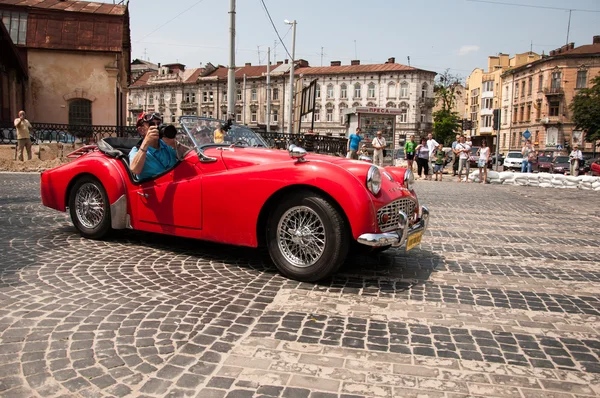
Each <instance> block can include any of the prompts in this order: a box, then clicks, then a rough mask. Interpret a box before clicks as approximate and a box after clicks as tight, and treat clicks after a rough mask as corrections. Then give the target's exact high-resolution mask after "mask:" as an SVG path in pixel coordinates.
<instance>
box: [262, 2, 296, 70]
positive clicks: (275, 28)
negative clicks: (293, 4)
mask: <svg viewBox="0 0 600 398" xmlns="http://www.w3.org/2000/svg"><path fill="white" fill-rule="evenodd" d="M260 2H261V3H262V6H263V8H264V9H265V12H266V13H267V17H269V21H271V25H273V29H274V30H275V33H277V37H279V41H280V42H281V45H282V46H283V48H284V50H285V52H286V53H287V55H288V57H290V59H292V56H291V55H290V52H289V51H288V49H287V47H286V46H285V43H284V42H283V39H282V38H281V36H280V35H279V32H278V31H277V27H276V26H275V23H273V18H271V14H269V10H268V9H267V5H266V4H265V0H260ZM292 61H293V60H292Z"/></svg>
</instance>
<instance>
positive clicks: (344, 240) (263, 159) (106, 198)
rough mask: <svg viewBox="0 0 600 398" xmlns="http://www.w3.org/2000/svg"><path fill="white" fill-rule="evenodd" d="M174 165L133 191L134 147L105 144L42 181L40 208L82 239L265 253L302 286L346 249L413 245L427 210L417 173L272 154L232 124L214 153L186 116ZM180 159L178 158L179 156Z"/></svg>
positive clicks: (329, 269) (118, 141) (300, 153)
mask: <svg viewBox="0 0 600 398" xmlns="http://www.w3.org/2000/svg"><path fill="white" fill-rule="evenodd" d="M180 121H181V124H182V126H183V128H182V129H180V131H179V132H178V134H177V141H178V142H179V144H180V145H182V146H183V149H184V151H182V153H183V155H182V156H181V159H180V160H179V162H178V163H177V165H176V166H175V167H174V168H172V169H170V170H168V171H166V172H165V173H163V174H161V175H158V176H156V177H154V178H152V179H150V180H146V181H138V180H137V179H136V178H135V176H134V175H133V174H132V173H131V171H130V169H129V166H128V156H127V155H128V153H129V151H130V150H131V148H132V147H133V146H134V145H136V143H137V141H138V139H137V138H105V139H103V140H100V141H99V142H98V143H97V146H87V147H83V148H81V149H79V150H78V151H76V152H74V153H73V154H71V156H72V157H77V159H75V160H73V161H72V162H70V163H68V164H65V165H62V166H59V167H57V168H54V169H52V170H48V171H45V172H44V173H42V175H41V194H42V202H43V204H44V205H45V206H48V207H51V208H53V209H56V210H60V211H67V209H68V211H69V212H70V215H71V219H72V221H73V224H74V226H75V228H76V229H77V230H78V231H79V233H80V234H81V235H82V236H84V237H86V238H91V239H99V238H102V237H103V236H105V235H106V234H107V233H109V232H110V230H111V229H124V228H131V229H134V230H140V231H148V232H156V233H161V234H169V235H176V236H181V237H186V238H195V239H202V240H207V241H214V242H219V243H225V244H232V245H240V246H249V247H258V246H266V248H267V249H268V252H269V255H270V257H271V259H272V261H273V262H274V263H275V265H276V266H277V268H278V269H279V270H280V272H281V273H282V274H284V275H286V276H288V277H290V278H294V279H297V280H301V281H317V280H320V279H323V278H326V277H328V276H329V275H331V274H332V273H334V272H335V271H336V270H337V269H338V268H339V266H340V265H341V264H342V263H343V262H344V260H345V259H346V256H347V255H348V253H349V250H350V249H351V248H352V247H353V246H355V247H358V248H361V247H362V248H370V250H372V251H382V250H385V249H387V248H390V247H392V246H395V247H399V246H401V245H404V244H406V249H407V250H410V249H412V248H413V247H414V246H416V245H418V244H419V243H420V241H421V236H422V235H423V232H424V231H425V229H426V228H427V224H428V219H429V211H428V210H427V208H426V207H425V206H420V205H419V202H418V200H417V196H416V194H415V192H414V190H413V186H412V185H413V181H414V178H413V174H412V172H411V171H410V170H407V169H404V168H399V167H387V168H385V169H382V168H379V167H377V166H373V165H371V164H369V163H366V162H362V161H354V160H349V159H345V158H341V157H334V156H326V155H316V154H307V152H306V151H305V150H304V149H302V148H300V147H297V146H294V145H290V146H289V150H288V151H284V150H277V149H269V148H268V147H267V144H266V143H265V141H264V140H263V139H262V138H261V137H260V136H259V135H257V134H256V133H254V132H253V131H252V130H250V129H248V128H246V127H243V126H236V125H234V126H232V127H231V128H230V129H229V130H228V131H227V133H226V136H225V141H224V142H223V143H215V142H214V136H213V131H214V129H215V127H214V126H215V124H216V123H223V122H222V121H217V120H214V119H206V118H199V117H195V116H184V117H182V118H181V120H180ZM184 152H185V153H184Z"/></svg>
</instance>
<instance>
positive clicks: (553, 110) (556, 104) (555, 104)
mask: <svg viewBox="0 0 600 398" xmlns="http://www.w3.org/2000/svg"><path fill="white" fill-rule="evenodd" d="M548 108H549V109H548V115H549V116H558V115H559V113H558V112H559V109H560V101H551V102H550V103H549V104H548Z"/></svg>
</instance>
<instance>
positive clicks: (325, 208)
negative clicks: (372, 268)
mask: <svg viewBox="0 0 600 398" xmlns="http://www.w3.org/2000/svg"><path fill="white" fill-rule="evenodd" d="M296 215H298V216H302V215H305V216H306V218H308V220H309V221H310V222H311V224H310V225H311V226H314V228H312V229H311V231H312V232H314V233H313V234H311V236H304V235H301V236H298V235H296V233H300V234H308V227H306V229H302V231H300V230H299V229H296V231H295V232H293V233H292V232H290V229H289V228H288V229H287V230H288V233H287V234H286V233H282V234H281V237H280V236H279V235H280V226H281V230H282V231H285V230H286V228H285V224H286V222H290V223H291V222H292V220H293V218H294V217H295V216H296ZM307 222H308V221H307ZM291 225H292V224H290V225H289V226H291ZM294 225H297V224H294ZM313 237H314V238H313ZM320 237H324V239H322V241H323V242H322V243H321V242H320V239H318V238H320ZM266 239H267V249H268V251H269V256H270V257H271V260H272V261H273V263H275V266H276V267H277V268H278V269H279V271H280V272H281V273H282V274H283V275H285V276H287V277H289V278H291V279H295V280H298V281H303V282H316V281H319V280H322V279H325V278H327V277H328V276H330V275H332V274H333V273H335V272H336V271H337V270H338V269H339V267H340V266H341V265H342V263H343V262H344V261H345V259H346V256H347V254H348V246H349V240H350V233H349V231H348V227H347V226H346V223H345V222H344V218H343V216H342V215H341V214H340V212H339V211H338V210H337V209H336V208H335V207H334V206H333V205H332V204H331V203H330V202H329V201H328V200H327V199H325V198H323V197H322V196H321V195H318V194H316V193H313V192H310V191H301V192H297V193H295V194H293V195H291V196H289V197H287V198H286V199H284V200H283V201H282V202H281V203H280V204H279V205H277V207H276V208H275V209H274V211H273V212H272V213H271V214H270V217H269V220H268V222H267V229H266ZM293 239H296V240H299V242H298V241H293ZM302 245H306V246H310V248H312V249H313V250H314V251H315V252H316V253H313V254H314V255H312V256H311V254H310V250H308V249H309V248H306V249H303V248H299V246H302ZM293 249H296V250H299V251H300V252H299V256H306V257H307V258H308V259H306V258H302V257H298V256H294V253H292V252H291V250H293ZM294 260H297V261H296V262H294ZM304 260H306V261H304Z"/></svg>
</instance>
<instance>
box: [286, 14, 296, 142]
mask: <svg viewBox="0 0 600 398" xmlns="http://www.w3.org/2000/svg"><path fill="white" fill-rule="evenodd" d="M286 23H287V24H291V25H292V65H291V66H290V100H289V101H290V102H289V106H288V128H287V132H288V134H292V130H293V128H294V118H293V115H294V58H296V20H295V19H294V20H293V21H292V22H289V21H286Z"/></svg>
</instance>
